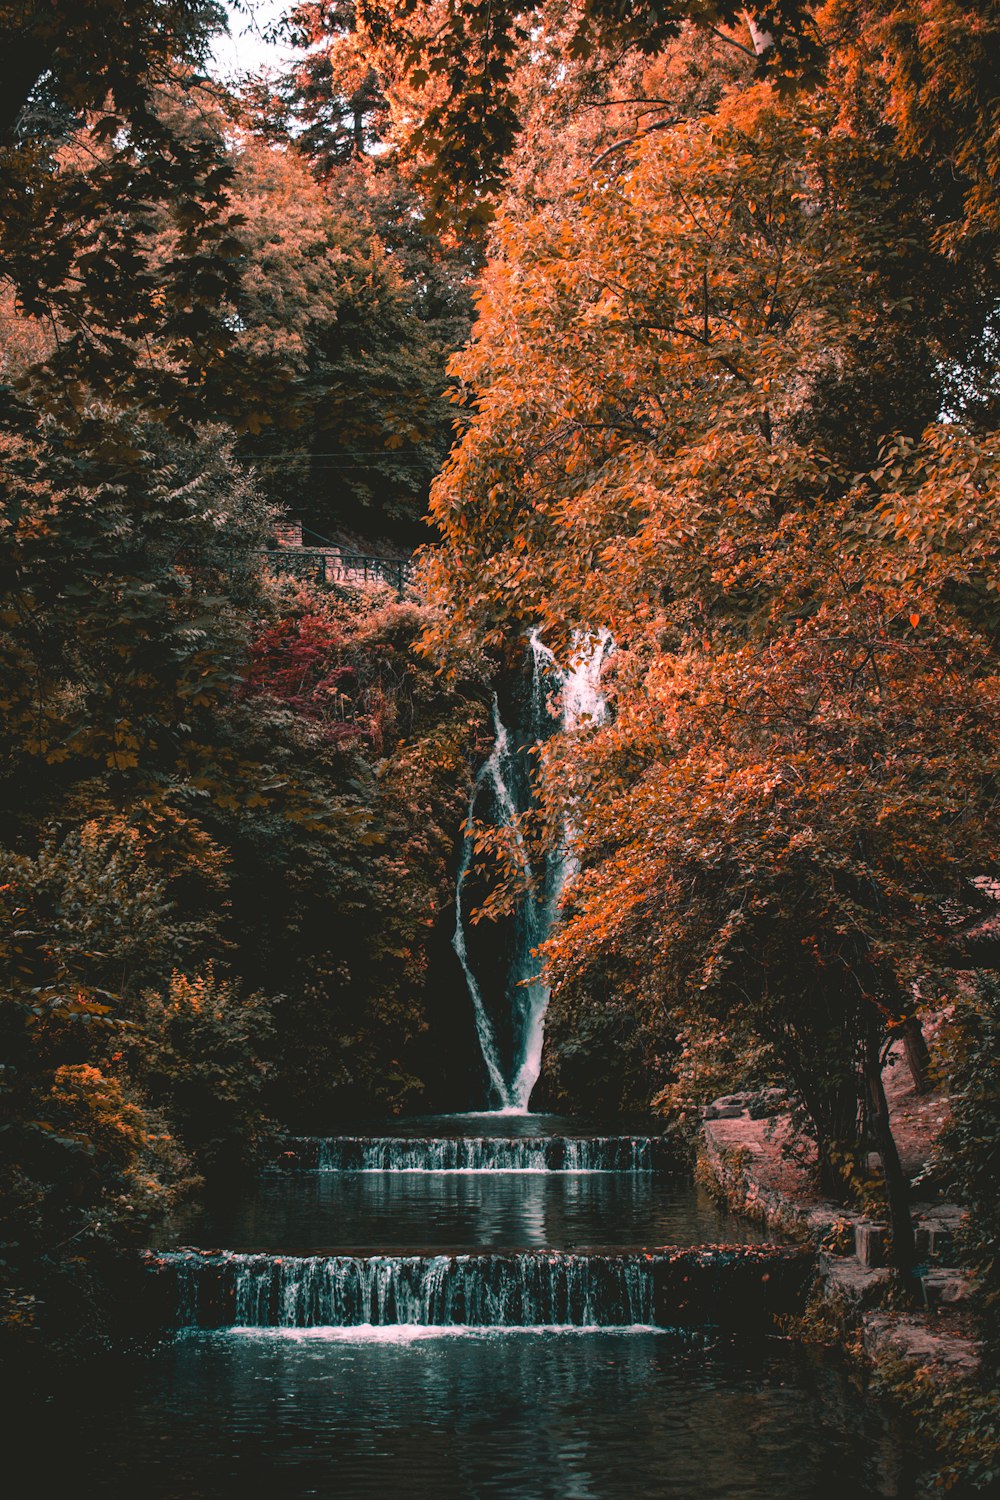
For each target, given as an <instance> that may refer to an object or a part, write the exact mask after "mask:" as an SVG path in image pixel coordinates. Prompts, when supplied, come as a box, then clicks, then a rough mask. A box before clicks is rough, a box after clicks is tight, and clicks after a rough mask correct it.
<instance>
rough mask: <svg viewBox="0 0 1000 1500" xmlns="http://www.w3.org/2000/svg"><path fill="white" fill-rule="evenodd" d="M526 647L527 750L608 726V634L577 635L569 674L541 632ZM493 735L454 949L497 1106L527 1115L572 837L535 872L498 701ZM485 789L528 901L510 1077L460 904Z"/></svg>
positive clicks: (514, 967)
mask: <svg viewBox="0 0 1000 1500" xmlns="http://www.w3.org/2000/svg"><path fill="white" fill-rule="evenodd" d="M529 645H530V648H531V673H532V677H531V699H530V723H529V724H528V726H527V728H528V736H529V742H530V743H532V744H535V745H537V744H540V743H541V742H542V741H543V740H545V739H546V738H547V737H548V736H549V735H550V734H551V733H552V732H553V730H554V729H557V728H558V729H561V730H562V731H563V732H564V733H573V732H574V731H576V730H578V729H580V728H582V727H583V726H584V725H586V724H594V725H597V724H601V723H603V722H604V719H605V717H606V715H607V706H606V703H605V700H604V697H603V694H602V692H601V670H602V668H603V666H604V663H605V661H606V659H607V656H608V654H609V651H610V649H611V637H610V635H609V634H608V632H607V631H606V630H602V631H600V632H598V634H596V635H592V634H584V633H583V632H581V633H579V634H578V635H577V637H576V638H575V640H574V651H573V656H572V658H571V661H570V665H569V668H568V669H564V668H562V667H560V665H559V663H558V662H557V661H556V658H555V657H554V656H553V654H552V652H551V651H550V650H549V648H548V647H547V646H546V645H545V644H544V643H543V641H542V639H541V637H540V634H539V632H538V631H537V630H533V631H532V632H531V635H530V636H529ZM557 694H558V697H557V696H556V695H557ZM554 702H558V705H559V706H558V709H557V710H554V708H553V703H554ZM493 727H494V734H495V738H494V743H493V749H492V751H491V752H490V755H489V757H488V759H487V760H486V762H485V764H484V765H483V767H482V768H481V770H480V772H479V774H478V776H477V777H476V780H475V784H474V785H473V789H472V796H471V797H470V799H469V814H468V822H467V828H466V836H465V842H464V846H463V849H462V858H461V862H460V865H459V872H458V891H457V895H456V902H455V907H456V917H455V933H454V937H453V939H452V945H453V947H454V949H455V952H456V954H457V955H458V959H459V962H460V963H461V965H462V969H463V972H464V974H465V980H466V985H467V987H468V991H469V997H470V999H471V1000H472V1007H473V1013H474V1016H475V1021H476V1033H477V1035H478V1038H479V1046H480V1050H481V1052H482V1055H483V1061H484V1063H485V1064H486V1071H487V1074H488V1076H489V1081H490V1091H491V1094H492V1096H493V1099H494V1100H495V1101H496V1102H497V1104H498V1105H499V1109H500V1111H501V1112H502V1113H506V1114H525V1113H527V1110H528V1104H529V1101H530V1099H531V1092H532V1089H533V1088H534V1086H535V1084H536V1083H537V1081H538V1075H539V1073H540V1072H541V1067H542V1044H543V1040H544V1032H545V1012H546V1010H547V1008H548V1003H549V993H550V992H549V987H548V985H547V984H545V983H544V981H543V980H542V978H541V977H540V975H539V959H538V949H539V947H540V946H541V944H542V943H544V942H545V939H546V938H547V937H548V936H549V933H550V932H551V930H552V926H553V924H554V922H555V919H556V915H557V913H558V909H559V898H560V896H561V895H562V891H563V888H564V886H565V884H566V880H567V877H568V876H569V874H570V873H571V869H572V863H571V856H570V855H569V852H568V846H569V842H570V838H569V833H570V830H569V829H566V831H565V833H564V837H563V839H562V840H561V841H560V844H559V845H558V846H557V847H556V848H555V849H553V850H551V851H550V852H549V853H548V854H547V855H546V856H545V860H544V868H543V869H541V870H539V871H535V870H534V869H533V868H532V865H531V859H530V856H529V853H528V848H527V845H526V843H525V840H524V836H523V834H522V832H521V828H520V816H521V814H522V813H523V811H525V810H526V809H519V807H518V778H517V776H516V774H515V770H516V767H515V757H516V755H517V751H516V749H512V746H511V736H510V733H509V732H508V730H507V728H506V726H505V725H504V723H503V720H502V718H501V716H500V710H499V706H498V704H497V702H496V700H494V703H493ZM522 779H523V775H522ZM487 783H488V784H489V786H490V788H491V790H492V793H493V798H494V811H495V815H496V818H497V822H498V826H501V827H508V828H510V829H511V830H512V831H513V834H514V839H515V842H516V845H517V849H518V853H519V856H520V859H521V866H522V870H523V873H524V877H525V887H526V893H525V897H524V900H523V902H522V904H521V907H520V909H519V911H518V913H517V917H516V919H515V941H514V953H513V956H512V959H511V962H510V966H509V971H508V974H507V983H506V1003H507V1005H508V1007H509V1012H510V1021H511V1034H512V1056H511V1062H510V1066H509V1068H508V1069H507V1070H505V1069H504V1067H503V1064H502V1061H501V1057H500V1048H499V1046H498V1043H497V1035H496V1029H495V1027H494V1025H493V1022H492V1021H491V1019H490V1015H489V1012H488V1010H487V1007H486V1004H485V1002H484V998H483V993H482V990H481V988H480V985H479V983H478V981H477V979H476V976H475V974H474V973H473V970H472V966H471V963H470V959H469V952H468V946H467V943H466V937H465V928H464V921H465V913H464V908H463V902H462V885H463V882H464V881H465V879H466V877H467V875H468V873H469V870H470V868H471V865H472V856H473V833H472V826H473V820H474V816H475V809H476V804H477V801H478V799H479V796H480V794H481V792H482V790H483V788H484V786H486V785H487Z"/></svg>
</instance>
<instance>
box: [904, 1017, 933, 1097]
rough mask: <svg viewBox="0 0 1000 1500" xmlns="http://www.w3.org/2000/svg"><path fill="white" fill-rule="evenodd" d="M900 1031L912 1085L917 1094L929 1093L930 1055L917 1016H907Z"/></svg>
mask: <svg viewBox="0 0 1000 1500" xmlns="http://www.w3.org/2000/svg"><path fill="white" fill-rule="evenodd" d="M902 1032H903V1050H904V1052H905V1053H906V1066H907V1067H908V1068H909V1070H910V1077H911V1078H912V1079H913V1087H914V1088H915V1089H916V1091H917V1093H918V1094H929V1093H930V1092H931V1090H932V1089H933V1087H934V1085H933V1083H932V1082H931V1055H930V1052H929V1051H928V1050H927V1042H926V1041H925V1039H924V1029H923V1027H922V1026H921V1024H920V1020H919V1018H918V1017H917V1016H908V1017H907V1018H906V1020H905V1021H904V1022H903V1027H902Z"/></svg>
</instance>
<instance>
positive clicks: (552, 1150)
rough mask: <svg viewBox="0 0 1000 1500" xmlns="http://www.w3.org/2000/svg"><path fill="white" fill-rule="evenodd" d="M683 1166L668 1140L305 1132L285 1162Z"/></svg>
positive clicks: (287, 1147)
mask: <svg viewBox="0 0 1000 1500" xmlns="http://www.w3.org/2000/svg"><path fill="white" fill-rule="evenodd" d="M662 1165H675V1163H674V1160H673V1158H672V1157H671V1156H670V1154H669V1148H667V1147H666V1146H665V1144H664V1142H663V1141H662V1140H661V1139H658V1138H656V1137H652V1136H642V1135H638V1136H637V1135H605V1136H601V1135H593V1136H563V1135H553V1136H520V1137H514V1138H505V1137H503V1136H478V1135H474V1136H392V1135H389V1136H378V1135H374V1136H364V1135H362V1136H350V1135H342V1136H300V1137H291V1138H290V1139H287V1140H286V1141H285V1142H284V1143H283V1149H282V1152H281V1160H280V1169H281V1170H284V1171H287V1170H288V1169H289V1168H291V1169H292V1170H299V1171H313V1172H494V1173H496V1172H566V1173H577V1174H587V1175H590V1174H597V1173H612V1172H613V1173H623V1172H627V1173H645V1172H652V1171H655V1170H657V1168H658V1167H660V1166H662Z"/></svg>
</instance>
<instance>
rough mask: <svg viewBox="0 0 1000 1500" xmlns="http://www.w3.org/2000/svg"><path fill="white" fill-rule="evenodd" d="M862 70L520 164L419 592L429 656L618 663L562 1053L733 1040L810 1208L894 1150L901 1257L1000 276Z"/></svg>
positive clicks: (600, 754) (551, 781)
mask: <svg viewBox="0 0 1000 1500" xmlns="http://www.w3.org/2000/svg"><path fill="white" fill-rule="evenodd" d="M684 45H685V43H684V41H683V40H682V42H679V43H678V44H676V47H675V49H673V50H672V51H668V54H667V57H668V58H669V59H670V62H669V63H668V62H665V60H662V59H658V60H656V61H655V62H654V63H653V64H651V66H650V69H649V71H648V74H647V82H648V86H647V87H646V88H645V89H644V90H643V93H644V94H645V95H646V96H647V97H648V96H654V97H656V96H658V97H659V98H661V99H664V98H667V97H669V95H668V94H667V92H666V90H661V89H659V88H658V87H657V84H656V80H657V77H658V71H657V70H659V77H660V78H661V79H662V78H663V77H664V76H667V77H669V69H670V67H671V66H673V67H676V65H677V57H678V52H679V51H681V50H682V48H683V46H684ZM728 50H730V51H731V50H732V49H728ZM664 67H666V68H667V74H666V75H664V73H663V71H662V70H663V69H664ZM844 76H846V75H838V78H837V80H835V81H833V82H831V83H830V84H829V85H828V86H827V87H826V88H825V89H821V90H816V91H814V92H812V93H811V94H808V95H795V94H792V95H787V94H784V93H782V92H781V91H779V90H777V89H775V88H774V86H773V85H771V84H768V83H760V82H756V81H755V80H754V77H753V69H752V64H751V62H750V59H747V60H746V67H745V70H744V72H743V74H742V76H739V75H738V74H737V75H736V76H731V77H730V78H728V79H725V80H722V81H721V87H718V88H717V91H716V96H715V99H714V101H712V102H710V103H709V105H708V107H707V108H706V107H705V100H706V90H705V88H704V87H702V88H701V89H693V90H691V89H689V90H688V92H687V94H686V96H683V97H681V96H679V95H678V93H677V92H676V91H675V95H674V97H675V100H676V107H675V110H674V112H673V114H672V115H671V113H670V112H669V111H668V110H667V109H666V108H665V109H664V110H663V113H662V114H661V115H659V116H658V117H655V118H656V123H657V128H656V129H655V130H652V129H648V128H641V121H638V122H637V124H638V126H639V127H640V128H634V129H631V130H629V131H628V132H623V138H622V139H621V140H620V141H619V143H618V144H617V145H616V146H615V149H613V150H609V149H608V148H607V146H605V145H604V144H603V142H598V141H597V140H596V139H595V132H594V130H593V128H592V127H590V126H588V125H587V124H585V123H581V120H580V117H579V116H576V117H574V118H571V119H570V120H569V121H568V122H567V124H566V125H565V126H564V127H563V129H562V133H561V137H560V141H561V145H560V144H556V145H554V146H553V147H552V148H551V149H546V150H545V152H544V165H543V166H542V167H541V168H538V167H537V165H536V166H533V165H532V159H533V153H532V152H531V151H529V149H528V147H527V144H526V145H525V148H524V149H523V151H522V153H521V155H520V157H519V158H516V159H515V163H514V173H515V175H514V178H513V187H514V191H512V192H511V194H510V196H509V198H508V199H507V200H506V201H505V205H504V208H503V212H502V213H501V215H500V217H499V220H498V224H497V229H496V234H495V240H494V259H493V261H492V263H491V265H490V267H489V268H488V270H487V273H486V277H485V281H484V292H483V296H482V299H481V302H480V318H479V323H478V325H477V329H476V335H475V338H474V341H473V344H472V346H471V347H470V349H469V350H468V351H467V352H466V353H465V354H463V355H462V356H461V357H460V359H459V360H458V361H456V364H455V367H454V368H455V371H456V374H457V375H458V376H459V377H460V378H461V379H462V381H463V382H464V387H465V390H466V393H467V396H466V398H467V401H468V405H469V408H470V416H471V421H470V426H469V430H468V432H467V434H466V436H465V438H464V440H463V441H462V442H461V444H460V445H459V446H458V447H457V449H456V450H455V452H454V454H453V455H452V458H451V459H450V461H449V465H448V468H447V470H446V472H445V475H444V476H443V478H442V480H441V481H440V482H439V484H438V485H437V487H436V490H435V493H434V497H433V502H432V513H433V515H434V518H435V520H436V522H437V524H438V526H439V527H440V529H441V531H442V533H443V535H444V537H445V539H446V544H447V545H446V547H445V549H444V550H443V552H442V553H441V555H440V556H439V557H438V558H436V559H432V560H431V562H430V564H429V568H430V576H431V578H432V579H433V580H434V582H435V584H436V587H437V588H438V590H439V591H440V592H441V594H442V595H443V596H444V597H445V598H446V599H447V600H448V605H449V613H448V615H447V617H446V620H447V623H446V624H445V625H444V626H443V628H442V630H441V631H440V632H439V633H438V637H437V646H438V649H439V650H441V651H442V652H444V653H445V655H447V654H448V653H449V652H451V653H458V654H461V653H462V652H463V651H467V650H469V649H472V648H473V647H481V646H483V645H486V646H487V647H488V648H492V649H494V650H499V651H503V650H505V649H507V650H516V649H517V648H516V645H515V643H516V641H517V638H518V636H521V637H522V638H523V635H524V634H525V633H526V632H527V630H528V628H529V627H532V626H541V627H542V628H543V630H544V632H545V635H546V639H548V640H549V641H550V643H551V644H552V645H553V646H554V647H555V648H556V649H561V650H566V649H568V646H569V642H570V640H571V637H572V634H573V632H574V630H581V629H583V630H587V629H590V630H594V629H596V628H598V627H599V626H603V627H606V628H608V629H610V630H611V631H612V632H613V634H614V636H615V639H616V641H617V642H618V648H619V649H618V652H617V654H616V656H615V658H614V666H613V669H612V671H611V674H610V677H609V691H610V692H611V693H612V695H613V703H614V707H615V714H614V717H613V720H612V722H611V723H610V724H609V725H608V726H607V727H605V728H602V729H599V730H597V731H595V732H594V733H593V735H592V737H591V739H590V742H589V743H587V744H581V742H580V741H579V739H576V740H574V742H573V743H572V744H571V745H568V744H565V743H562V742H560V740H559V739H558V737H557V738H556V739H554V740H553V741H552V742H551V746H550V748H549V750H548V753H547V757H546V767H545V770H544V772H543V775H542V781H541V785H542V796H543V800H544V804H545V806H546V807H547V808H548V809H549V816H550V823H551V828H552V829H553V830H557V829H559V828H560V827H562V826H564V825H565V824H566V823H568V824H569V825H570V826H572V827H574V828H575V829H576V850H577V855H578V858H579V859H580V860H581V862H582V874H581V875H580V876H579V877H578V879H577V880H576V881H575V882H574V884H573V886H572V889H571V892H570V895H569V899H568V902H567V906H566V913H565V920H564V923H563V926H562V928H561V931H560V932H558V933H557V935H556V937H555V938H554V940H553V942H552V943H551V944H550V946H549V953H548V961H549V964H550V971H551V973H552V975H553V977H554V978H555V980H556V981H557V987H558V988H557V998H556V1001H555V1017H556V1024H557V1029H558V1025H559V1020H558V1017H559V1015H560V1011H559V1007H560V1005H562V1004H566V1005H568V1006H574V1005H575V1006H576V1007H577V1013H579V1005H580V996H581V994H582V993H585V992H586V990H587V987H588V985H589V986H591V988H592V989H593V987H594V986H596V987H597V990H596V993H597V994H598V995H599V996H603V1003H606V1004H607V1005H609V1006H613V1007H615V1008H617V1009H619V1010H620V1008H621V1006H622V1005H623V1004H624V1005H626V1006H629V1005H630V1006H631V1007H632V1010H633V1013H634V1016H635V1022H634V1024H635V1025H636V1026H638V1027H639V1028H640V1030H641V1031H642V1032H643V1033H644V1034H645V1035H646V1037H647V1045H648V1046H649V1048H650V1049H651V1051H653V1052H655V1051H659V1052H660V1053H661V1054H663V1053H664V1052H668V1051H669V1040H668V1039H669V1037H670V1036H671V1035H677V1034H678V1032H682V1031H684V1030H685V1029H687V1030H689V1031H690V1030H691V1029H692V1028H694V1029H699V1028H700V1030H699V1035H700V1036H701V1038H702V1044H703V1045H704V1044H709V1045H711V1043H712V1041H713V1037H714V1038H715V1039H716V1041H717V1043H718V1044H724V1043H725V1041H726V1037H727V1034H732V1033H733V1031H734V1028H738V1029H740V1030H741V1034H742V1036H743V1037H744V1039H745V1040H747V1041H748V1043H749V1042H750V1041H752V1044H753V1045H755V1046H757V1047H758V1048H762V1049H763V1055H766V1057H768V1058H769V1059H770V1062H769V1064H768V1065H769V1066H770V1067H771V1069H772V1076H774V1075H776V1076H777V1077H779V1078H780V1080H781V1081H782V1082H784V1083H785V1084H786V1085H787V1086H789V1087H790V1089H791V1090H792V1091H793V1094H794V1096H795V1097H796V1098H797V1099H798V1101H799V1103H800V1105H801V1106H802V1108H803V1110H804V1112H805V1116H806V1118H807V1119H808V1121H809V1124H810V1129H811V1132H812V1134H813V1137H814V1139H815V1140H816V1142H817V1146H818V1151H819V1160H820V1166H821V1171H822V1175H823V1177H824V1179H825V1181H826V1182H827V1184H828V1186H834V1185H835V1184H836V1183H837V1181H838V1179H842V1176H843V1172H844V1169H845V1167H847V1165H848V1163H849V1162H850V1161H851V1160H854V1159H856V1155H855V1154H856V1152H857V1151H858V1148H859V1146H860V1145H861V1144H862V1142H863V1141H865V1140H868V1141H871V1142H873V1143H875V1144H876V1145H877V1148H878V1150H879V1152H880V1155H881V1159H882V1163H883V1169H884V1175H885V1191H886V1194H887V1197H888V1202H889V1208H890V1211H891V1214H892V1219H893V1227H894V1235H895V1246H896V1254H897V1257H898V1262H899V1264H900V1265H902V1266H904V1267H905V1266H907V1265H908V1264H909V1263H910V1262H911V1260H912V1254H913V1241H912V1232H911V1230H910V1227H909V1212H908V1204H907V1189H906V1184H905V1181H904V1180H903V1178H902V1174H901V1172H900V1169H899V1164H898V1158H897V1156H896V1152H895V1147H894V1144H893V1141H892V1137H891V1132H890V1131H889V1130H888V1120H887V1113H886V1109H885V1101H884V1096H883V1095H882V1089H881V1062H882V1053H883V1048H884V1046H885V1043H886V1040H887V1038H888V1037H890V1036H891V1035H892V1034H893V1030H894V1028H896V1027H898V1026H899V1025H901V1024H902V1023H904V1022H905V1021H906V1018H907V1017H908V1016H910V1015H911V1014H912V1009H913V1005H914V993H915V986H916V985H917V982H918V981H919V982H920V987H921V990H922V992H923V993H928V992H930V993H935V986H936V985H937V984H938V983H941V982H942V977H941V968H940V962H939V960H940V955H941V951H942V950H941V940H942V936H943V933H944V928H945V913H946V911H947V910H948V909H949V906H948V903H958V904H959V906H961V905H962V904H963V903H964V904H965V905H966V906H968V905H969V903H970V902H972V901H974V899H975V897H974V893H973V888H972V886H971V885H970V877H971V876H973V875H976V874H979V873H982V872H984V871H986V872H989V871H992V869H993V855H992V853H991V848H992V845H993V843H994V842H995V831H994V830H993V827H992V816H993V814H992V786H993V778H994V775H995V765H994V760H993V751H992V748H991V746H992V745H993V744H994V742H995V734H996V728H997V725H996V708H997V677H996V658H995V649H994V644H993V642H994V631H995V628H996V624H997V619H996V611H995V607H994V605H993V604H991V603H990V602H989V601H990V598H991V597H992V596H991V593H990V586H989V584H988V581H987V580H988V579H989V578H990V577H991V570H992V567H993V562H992V561H987V559H988V558H989V559H992V558H993V556H994V552H993V548H994V546H995V536H996V531H995V528H996V515H997V512H996V498H997V489H996V470H995V443H994V440H993V439H991V438H989V437H988V436H986V435H984V433H983V431H982V417H983V414H984V413H985V412H987V411H988V410H989V398H988V393H987V392H985V391H984V390H983V389H982V387H979V388H978V390H979V394H977V395H976V397H975V398H974V399H973V400H971V401H970V403H969V410H970V413H971V412H972V411H973V410H974V411H975V415H974V416H970V419H969V421H968V422H967V423H966V424H965V425H962V424H961V423H955V422H950V423H949V422H942V420H941V411H942V405H943V403H944V402H945V400H946V395H947V390H948V387H949V384H951V385H953V386H954V385H957V386H959V387H961V386H963V385H967V388H968V389H969V390H970V391H972V390H973V389H974V388H976V380H977V378H978V377H977V375H976V371H977V370H978V369H979V368H980V367H981V361H980V347H981V339H982V330H983V328H984V326H985V320H986V318H987V315H988V314H990V313H991V312H992V309H993V308H994V307H995V303H996V282H995V277H993V275H992V273H991V272H990V271H989V270H988V269H987V268H986V265H985V263H984V260H983V257H982V253H981V252H982V240H981V239H980V238H979V237H977V236H972V235H968V234H966V232H965V230H964V229H963V224H964V222H965V221H964V220H963V215H964V214H966V213H967V203H968V198H967V197H965V198H963V196H962V194H961V193H960V192H959V193H953V194H952V196H951V198H950V199H949V197H948V194H947V190H946V184H945V177H946V175H947V167H946V164H945V163H944V161H939V160H933V161H931V162H930V163H929V165H928V166H927V168H926V169H919V168H915V167H914V166H913V164H912V161H911V158H910V155H909V147H908V146H907V145H906V143H905V142H903V141H902V140H900V139H899V138H898V137H894V136H893V135H892V134H891V133H889V134H885V133H882V132H878V131H875V130H874V129H867V128H863V127H862V122H861V121H860V119H859V118H858V117H857V116H854V117H853V123H852V124H848V123H847V122H848V119H849V117H850V108H849V104H850V101H851V100H852V99H854V98H856V95H852V94H851V92H850V90H849V89H848V87H847V85H846V83H842V81H841V80H842V78H843V77H844ZM863 76H864V78H865V79H866V81H867V83H868V84H869V85H870V87H871V88H872V90H873V93H875V94H877V92H878V89H879V86H880V85H879V84H878V82H877V80H875V79H873V78H872V77H871V75H870V74H868V73H867V72H865V73H864V74H863ZM534 160H535V162H537V155H535V156H534ZM949 204H950V213H951V215H952V218H951V219H950V220H949V219H948V217H947V214H948V212H949ZM928 213H930V214H932V215H937V216H938V217H939V222H940V233H938V232H936V231H932V232H931V233H930V234H928V232H927V227H926V225H927V215H928ZM952 231H954V232H952ZM609 986H610V988H609ZM559 991H561V994H562V996H563V999H560V998H559ZM658 1038H659V1039H660V1040H659V1041H658V1040H657V1039H658Z"/></svg>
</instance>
